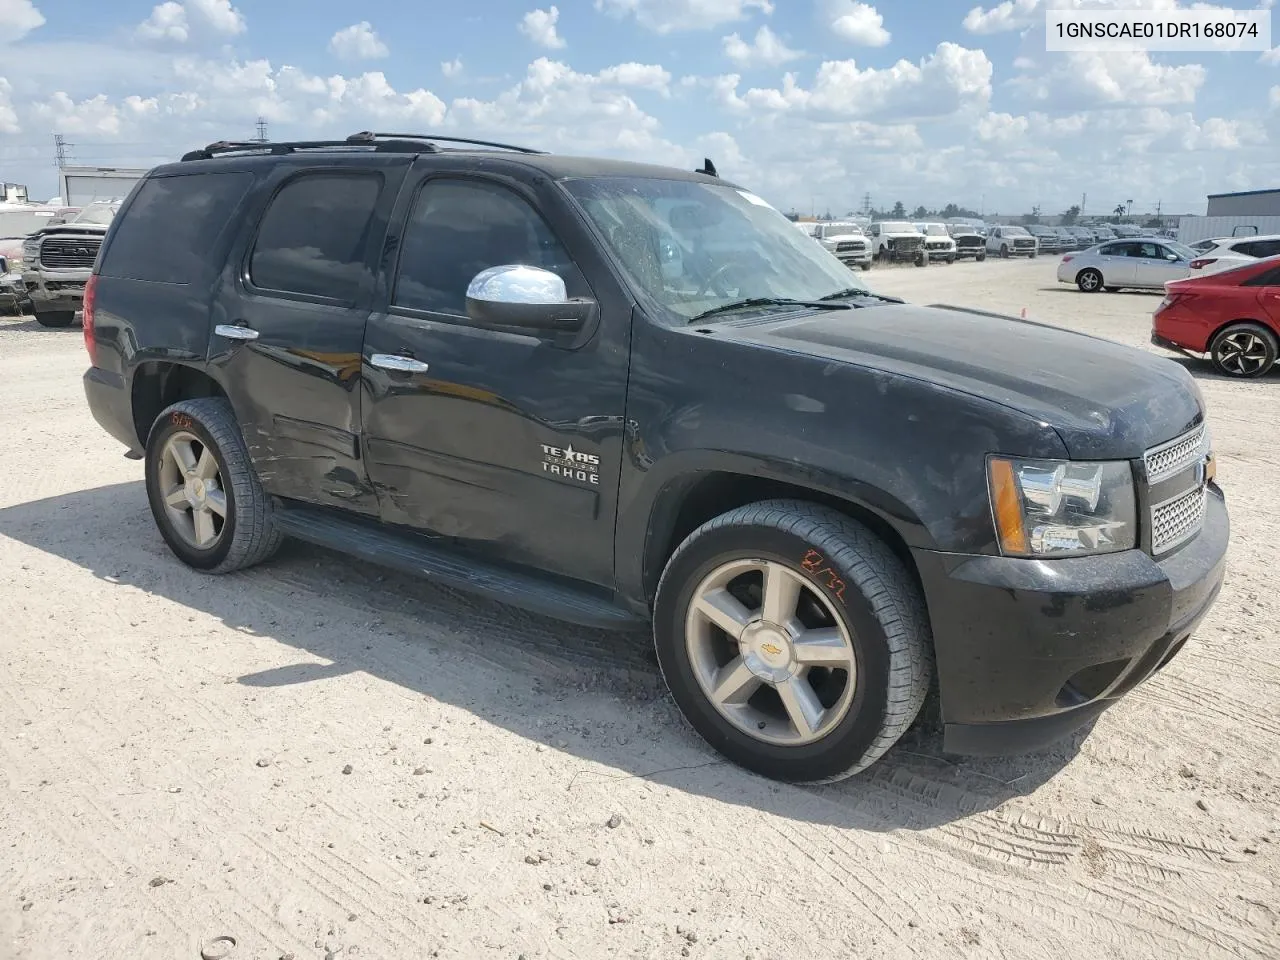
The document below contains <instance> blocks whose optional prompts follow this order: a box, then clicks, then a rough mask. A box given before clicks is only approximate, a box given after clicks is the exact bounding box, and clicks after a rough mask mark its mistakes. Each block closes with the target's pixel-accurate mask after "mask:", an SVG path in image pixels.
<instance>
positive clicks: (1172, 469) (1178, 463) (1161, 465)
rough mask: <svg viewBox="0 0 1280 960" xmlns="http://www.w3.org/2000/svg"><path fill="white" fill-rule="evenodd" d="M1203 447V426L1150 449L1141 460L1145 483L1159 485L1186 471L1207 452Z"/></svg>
mask: <svg viewBox="0 0 1280 960" xmlns="http://www.w3.org/2000/svg"><path fill="white" fill-rule="evenodd" d="M1204 447H1205V434H1204V427H1203V426H1199V427H1196V429H1194V430H1192V431H1191V432H1190V433H1184V434H1183V435H1182V436H1180V437H1178V438H1177V439H1176V440H1170V441H1169V442H1168V443H1162V444H1160V446H1158V447H1152V448H1151V449H1150V450H1148V451H1147V452H1146V453H1145V454H1143V458H1142V459H1143V462H1144V463H1145V464H1146V468H1147V483H1159V482H1160V481H1161V480H1165V479H1168V478H1169V477H1172V476H1173V475H1174V474H1176V473H1179V472H1181V471H1183V470H1185V469H1187V467H1189V466H1191V465H1192V464H1193V463H1195V462H1196V461H1197V460H1199V459H1200V458H1201V457H1203V456H1204V455H1205V454H1206V453H1207V452H1208V451H1206V450H1205V449H1204Z"/></svg>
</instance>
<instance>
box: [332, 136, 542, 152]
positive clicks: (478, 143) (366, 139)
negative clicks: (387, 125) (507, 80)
mask: <svg viewBox="0 0 1280 960" xmlns="http://www.w3.org/2000/svg"><path fill="white" fill-rule="evenodd" d="M383 139H387V140H426V141H428V142H430V141H439V142H440V143H465V144H469V145H470V146H475V147H494V148H496V149H498V150H514V151H515V152H516V153H535V154H541V153H546V151H545V150H534V149H533V148H532V147H520V146H516V145H515V144H511V143H498V142H497V141H495V140H473V139H471V138H470V137H446V136H443V135H437V134H432V133H374V132H373V131H371V130H363V131H361V132H360V133H353V134H352V135H351V136H349V137H347V142H348V143H375V142H378V141H381V140H383Z"/></svg>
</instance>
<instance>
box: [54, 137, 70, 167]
mask: <svg viewBox="0 0 1280 960" xmlns="http://www.w3.org/2000/svg"><path fill="white" fill-rule="evenodd" d="M74 146H75V144H74V143H67V138H66V137H64V136H63V135H62V134H60V133H55V134H54V135H53V152H54V161H53V162H54V164H55V165H56V166H57V167H58V168H59V169H61V168H62V167H65V166H66V165H67V151H68V150H70V149H71V148H72V147H74Z"/></svg>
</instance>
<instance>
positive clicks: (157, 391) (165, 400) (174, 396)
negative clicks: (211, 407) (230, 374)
mask: <svg viewBox="0 0 1280 960" xmlns="http://www.w3.org/2000/svg"><path fill="white" fill-rule="evenodd" d="M130 379H131V384H130V390H129V398H130V407H131V410H132V413H133V427H134V431H135V432H136V433H137V437H138V443H139V445H140V446H141V447H145V446H146V444H147V436H148V435H149V434H150V432H151V427H152V425H153V424H154V423H155V422H156V418H157V417H159V416H160V413H161V411H163V410H164V409H165V408H166V407H168V406H171V405H172V404H175V403H177V402H178V401H180V400H196V399H199V398H201V397H222V398H224V399H225V398H226V397H227V391H226V390H225V389H224V388H223V386H222V384H221V383H219V382H218V381H217V380H216V379H215V378H214V377H212V376H210V375H209V373H208V372H207V371H205V370H203V369H201V368H200V367H197V366H193V365H191V364H187V363H180V362H176V361H166V360H147V361H144V362H142V363H139V364H138V365H137V366H136V367H134V369H133V373H132V376H131V378H130Z"/></svg>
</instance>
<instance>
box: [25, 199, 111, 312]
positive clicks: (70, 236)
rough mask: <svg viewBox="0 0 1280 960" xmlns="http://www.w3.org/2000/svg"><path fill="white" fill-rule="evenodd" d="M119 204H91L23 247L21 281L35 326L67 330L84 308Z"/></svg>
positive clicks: (53, 224)
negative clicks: (101, 250)
mask: <svg viewBox="0 0 1280 960" xmlns="http://www.w3.org/2000/svg"><path fill="white" fill-rule="evenodd" d="M119 209H120V202H119V201H118V200H113V201H102V202H98V203H91V204H89V205H88V206H86V207H85V208H84V209H82V210H81V211H80V212H79V213H77V214H75V215H74V216H73V217H72V218H71V219H69V220H66V221H62V220H60V219H59V218H55V220H54V221H53V222H51V223H50V224H49V226H47V227H42V228H41V229H40V230H39V231H37V232H36V233H33V234H32V235H31V236H29V237H27V239H26V240H24V241H23V243H22V264H23V267H22V281H23V284H24V285H25V286H26V295H27V297H28V298H29V299H30V300H31V307H32V310H33V312H34V313H35V317H36V323H38V324H40V325H41V326H42V327H65V326H69V325H70V324H71V323H72V322H73V321H74V320H75V318H76V311H78V310H79V309H80V307H81V305H82V304H83V303H84V286H85V284H86V283H87V282H88V280H89V276H90V274H92V273H93V263H94V261H95V260H97V258H98V249H99V248H100V247H101V246H102V239H103V237H105V236H106V234H107V228H108V227H109V226H110V225H111V220H112V218H113V217H114V216H115V215H116V211H117V210H119Z"/></svg>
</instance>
